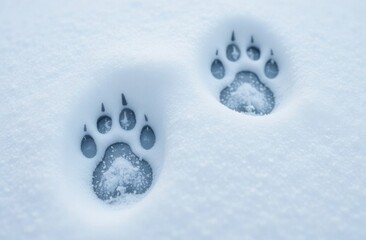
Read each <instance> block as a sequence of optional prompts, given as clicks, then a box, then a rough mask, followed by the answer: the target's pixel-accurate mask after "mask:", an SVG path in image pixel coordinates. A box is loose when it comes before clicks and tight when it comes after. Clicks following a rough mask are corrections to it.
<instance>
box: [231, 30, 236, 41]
mask: <svg viewBox="0 0 366 240" xmlns="http://www.w3.org/2000/svg"><path fill="white" fill-rule="evenodd" d="M231 41H233V42H234V41H235V33H234V31H233V33H232V34H231Z"/></svg>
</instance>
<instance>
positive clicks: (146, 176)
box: [80, 94, 156, 203]
mask: <svg viewBox="0 0 366 240" xmlns="http://www.w3.org/2000/svg"><path fill="white" fill-rule="evenodd" d="M122 105H123V108H122V110H121V112H120V114H119V126H118V127H121V128H122V129H123V131H136V130H135V126H136V121H137V120H136V115H135V112H134V111H133V110H132V109H130V108H128V106H127V101H126V98H125V96H124V94H122ZM101 112H102V114H101V116H100V117H99V118H98V120H97V122H96V127H97V130H98V132H99V133H100V134H108V133H110V132H111V131H113V129H112V127H113V124H114V122H113V120H112V117H111V115H109V114H107V113H106V112H105V107H104V104H103V103H102V106H101ZM144 120H145V125H144V126H143V127H142V129H141V130H140V139H139V143H140V146H141V147H142V148H143V149H145V150H149V149H151V148H153V147H154V144H155V140H156V139H155V133H154V131H153V129H152V128H151V126H150V125H148V123H147V122H148V118H147V116H146V115H145V119H144ZM84 131H85V132H86V133H85V135H84V137H83V139H82V140H81V147H80V148H81V152H82V154H83V155H84V156H85V157H86V158H94V157H95V156H96V154H97V151H98V147H97V144H96V141H95V140H94V138H93V137H92V136H91V135H90V134H88V133H87V128H86V125H84ZM152 181H153V170H152V168H151V166H150V164H149V163H148V161H146V160H144V159H142V158H140V157H138V156H137V155H136V154H135V153H134V152H133V151H132V149H131V147H130V146H129V145H128V144H127V143H125V142H114V143H112V144H111V145H109V147H107V149H106V150H105V153H104V156H103V158H102V160H101V161H100V162H99V163H98V165H97V166H96V168H95V170H94V172H93V177H92V185H93V189H94V192H95V194H96V195H97V196H98V198H100V199H102V200H104V201H106V202H108V203H115V202H117V201H118V200H121V199H123V198H125V197H127V196H129V195H138V194H143V193H145V192H146V191H147V190H148V189H149V188H150V186H151V184H152Z"/></svg>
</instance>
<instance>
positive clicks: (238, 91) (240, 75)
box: [211, 32, 279, 115]
mask: <svg viewBox="0 0 366 240" xmlns="http://www.w3.org/2000/svg"><path fill="white" fill-rule="evenodd" d="M244 47H245V49H246V52H245V53H246V54H245V56H244V54H242V51H241V49H240V47H239V45H238V43H237V41H236V39H235V33H234V32H233V33H232V36H231V43H230V44H229V45H228V46H227V47H226V51H225V56H226V58H224V60H221V59H220V57H219V51H218V50H216V57H215V59H214V60H213V62H212V64H211V74H212V76H213V77H214V78H216V79H218V80H224V81H231V80H230V79H227V78H225V77H226V75H227V70H226V69H227V68H228V67H229V66H230V65H233V64H238V63H239V60H240V59H244V58H246V60H249V61H254V62H259V64H262V62H263V61H260V59H261V57H262V56H261V55H262V53H261V50H260V48H259V47H257V46H256V44H255V42H254V38H253V37H251V41H250V42H249V43H247V44H246V45H244ZM262 66H263V65H262ZM259 71H263V72H264V76H265V79H264V80H265V81H270V80H271V79H274V78H276V77H277V76H278V74H279V67H278V65H277V62H276V60H275V57H274V54H273V51H272V50H271V52H270V55H269V57H268V59H267V60H266V61H265V64H264V67H262V68H258V66H257V71H247V70H243V71H239V72H237V73H236V74H235V79H234V80H232V81H231V82H230V83H229V84H228V86H226V87H225V88H224V89H222V90H221V92H220V102H221V103H222V104H224V105H225V106H227V107H228V108H230V109H232V110H235V111H238V112H243V113H247V114H251V115H265V114H269V113H271V112H272V110H273V108H274V107H275V97H274V94H273V92H272V90H271V89H270V88H269V87H267V85H266V84H264V83H263V82H262V81H261V80H260V79H259V77H258V75H259Z"/></svg>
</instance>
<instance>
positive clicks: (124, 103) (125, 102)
mask: <svg viewBox="0 0 366 240" xmlns="http://www.w3.org/2000/svg"><path fill="white" fill-rule="evenodd" d="M122 105H123V106H126V105H127V101H126V98H125V95H124V94H123V93H122Z"/></svg>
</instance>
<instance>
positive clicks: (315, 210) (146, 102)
mask: <svg viewBox="0 0 366 240" xmlns="http://www.w3.org/2000/svg"><path fill="white" fill-rule="evenodd" d="M365 11H366V2H365V1H362V0H350V1H338V0H335V1H334V0H333V1H330V0H321V1H315V0H307V1H305V0H302V1H290V0H274V1H266V0H256V1H249V0H242V1H238V0H214V1H210V2H207V1H194V0H187V1H167V0H156V1H132V0H128V1H127V0H125V1H114V0H111V1H99V2H90V1H57V0H56V1H42V0H36V1H8V0H4V1H2V2H1V3H0V33H1V34H0V36H1V37H0V96H1V97H2V101H1V103H2V106H1V115H0V116H1V120H2V121H3V127H2V128H1V131H0V143H1V145H0V154H1V155H0V163H1V167H0V239H149V240H151V239H256V240H257V239H291V240H292V239H365V238H366V229H365V224H366V200H365V199H366V188H365V186H366V174H365V172H366V161H365V160H366V148H365V142H366V107H365V105H366V69H365V67H364V63H365V60H366V59H365V56H366V54H365V53H366V51H365V45H364V44H365V42H366V28H365V22H366V15H365V14H364V13H365ZM233 30H236V31H237V34H236V38H237V40H238V41H239V40H240V41H241V43H242V45H239V47H240V48H241V52H242V53H243V54H244V53H245V44H244V41H245V39H248V42H249V40H250V36H251V35H252V34H253V35H254V39H255V43H256V44H257V46H258V47H259V48H260V49H261V53H263V57H261V59H260V61H258V62H256V63H251V62H249V61H244V60H243V62H240V64H237V65H230V66H227V65H225V68H226V69H230V71H228V72H227V74H228V76H227V78H228V79H230V78H231V79H234V76H235V74H236V73H237V72H238V71H241V70H248V71H255V72H256V74H257V75H258V77H259V78H260V79H262V78H263V77H264V73H263V71H259V72H258V70H257V69H260V68H261V66H262V67H263V66H264V65H263V61H265V60H267V59H268V58H267V57H268V56H269V52H270V49H271V48H273V49H274V56H275V57H276V61H277V63H278V66H279V68H280V73H279V76H278V78H276V79H274V80H273V81H270V82H269V81H268V82H266V83H265V84H266V85H267V86H268V87H269V88H271V89H272V91H273V92H274V95H275V97H276V107H275V108H274V110H273V112H272V113H271V114H270V115H267V116H251V115H245V114H242V113H238V112H235V111H232V110H230V109H228V108H227V107H226V106H224V105H222V104H221V103H220V102H219V92H220V91H221V89H222V88H223V87H225V86H227V84H228V83H229V82H225V81H218V80H216V79H214V78H213V77H212V75H211V72H210V66H211V63H212V61H213V59H214V58H215V51H216V49H220V51H219V55H220V57H224V55H225V54H224V53H225V52H224V51H223V49H225V46H227V44H229V43H230V36H231V32H232V31H233ZM261 61H262V62H261ZM121 93H124V94H125V95H126V98H127V101H128V107H129V108H131V109H133V110H134V111H135V113H136V118H137V124H136V129H135V131H123V130H122V129H120V128H118V127H119V123H118V117H119V113H120V111H121V109H122V105H121V99H120V94H121ZM101 102H103V103H104V105H105V108H106V112H105V113H106V114H109V115H110V116H111V117H112V119H113V121H114V122H113V125H112V130H113V129H114V128H115V129H114V130H113V131H111V133H110V134H106V135H101V134H99V133H98V131H97V129H96V126H95V125H96V121H97V119H98V117H99V116H100V115H101V112H100V106H101V105H100V104H101ZM145 114H146V115H147V116H148V118H149V125H150V126H151V127H152V128H153V130H154V132H155V134H156V143H155V146H154V147H153V148H152V149H151V150H144V149H143V148H142V147H141V146H140V145H139V134H138V133H139V131H140V129H141V128H142V127H143V126H144V124H145V122H144V115H145ZM84 124H86V125H87V126H88V133H89V134H91V135H92V136H93V137H95V138H96V143H97V146H98V152H97V156H96V157H95V158H93V159H87V158H85V157H83V155H82V154H81V151H80V141H81V139H82V136H83V134H84V133H83V126H84ZM96 136H97V137H96ZM122 140H123V141H124V142H126V143H127V144H128V145H129V146H130V147H131V149H132V150H133V152H134V153H135V154H136V155H137V156H139V157H141V158H143V159H145V160H146V161H148V162H149V163H150V164H151V166H152V168H153V170H154V182H153V185H152V186H151V188H150V190H149V191H148V193H147V194H146V196H144V197H143V199H141V200H140V201H138V202H136V203H135V204H132V205H130V206H128V207H122V208H119V207H115V206H110V205H108V204H106V203H104V202H102V201H101V200H99V199H98V198H97V197H96V196H95V194H94V193H93V189H92V186H91V177H92V172H93V170H94V169H95V166H96V165H97V164H98V162H99V161H100V159H101V157H102V156H103V154H104V150H103V149H106V148H107V147H108V146H109V145H110V144H111V143H115V142H117V141H122Z"/></svg>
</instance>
